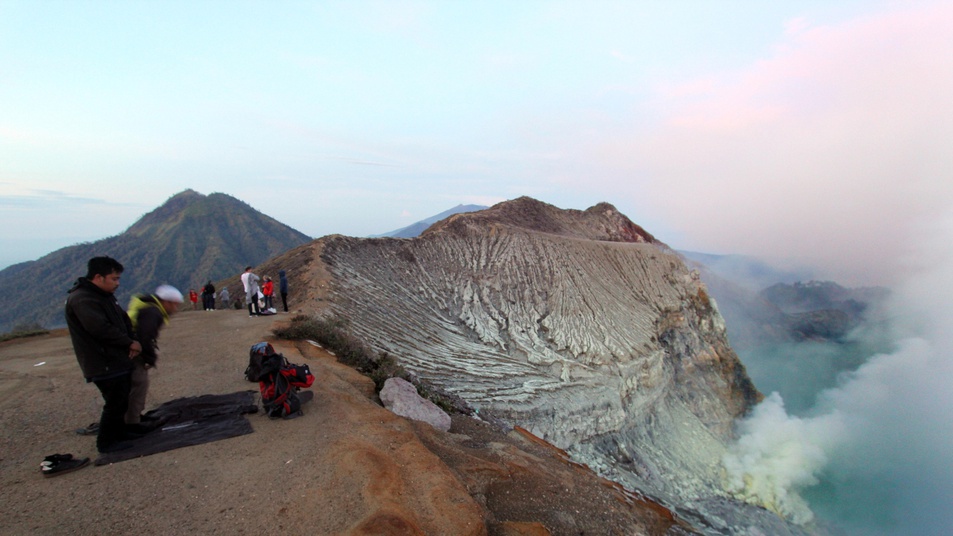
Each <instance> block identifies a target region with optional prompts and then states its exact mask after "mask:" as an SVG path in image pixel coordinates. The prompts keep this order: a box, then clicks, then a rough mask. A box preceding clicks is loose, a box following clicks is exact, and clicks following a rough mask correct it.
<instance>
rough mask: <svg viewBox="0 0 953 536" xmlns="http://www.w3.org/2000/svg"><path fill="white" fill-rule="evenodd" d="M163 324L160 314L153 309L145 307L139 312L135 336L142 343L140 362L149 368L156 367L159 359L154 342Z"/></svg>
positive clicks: (156, 345)
mask: <svg viewBox="0 0 953 536" xmlns="http://www.w3.org/2000/svg"><path fill="white" fill-rule="evenodd" d="M163 322H164V320H163V318H162V312H160V311H159V310H158V309H157V308H155V307H146V308H144V309H142V310H141V311H139V320H138V322H137V324H136V335H137V337H138V338H139V341H140V342H142V360H143V361H144V362H145V363H146V365H148V366H150V367H154V366H156V360H157V359H158V357H159V353H158V351H157V350H158V343H157V342H156V341H157V340H158V338H159V328H161V327H162V323H163Z"/></svg>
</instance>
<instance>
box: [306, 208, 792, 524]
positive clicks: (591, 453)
mask: <svg viewBox="0 0 953 536" xmlns="http://www.w3.org/2000/svg"><path fill="white" fill-rule="evenodd" d="M325 240H326V243H325V245H324V249H323V253H322V259H323V260H324V262H325V264H326V265H327V269H328V270H329V272H330V273H331V274H332V276H333V277H332V281H333V287H332V297H331V300H330V307H331V309H332V310H333V311H334V312H335V313H337V314H340V315H342V316H345V317H347V318H349V319H350V320H351V328H352V330H353V331H354V332H355V334H356V335H358V336H359V337H360V338H362V339H363V340H365V341H367V342H368V343H370V344H371V345H372V346H373V347H375V348H376V349H377V350H379V351H386V352H389V353H391V354H393V355H396V356H397V357H398V358H399V359H400V361H401V362H402V363H403V364H404V365H405V366H406V367H407V368H409V369H411V370H412V371H414V372H415V373H416V374H417V375H419V376H420V377H421V378H424V379H426V380H428V381H429V382H431V383H433V384H436V385H437V386H439V387H440V388H442V389H444V390H446V391H449V392H451V393H454V394H456V395H459V396H460V397H462V398H463V399H464V400H466V401H467V402H469V403H470V404H471V405H472V406H473V407H475V408H477V409H478V411H479V413H480V414H481V415H485V416H491V417H493V418H497V419H502V420H504V421H506V422H508V423H510V424H513V425H519V426H522V427H524V428H526V429H528V430H530V431H532V432H533V433H535V434H536V435H538V436H540V437H542V438H544V439H546V440H547V441H549V442H551V443H553V444H555V445H556V446H559V447H561V448H564V449H567V450H568V451H569V452H570V453H571V454H572V455H573V456H574V457H575V458H576V459H578V460H580V461H582V462H584V463H587V464H588V465H590V466H591V467H593V468H595V469H596V470H598V471H600V472H602V473H603V474H605V475H607V476H610V477H611V478H613V479H615V480H617V481H619V482H622V483H624V484H626V485H629V486H630V487H633V488H637V489H640V490H643V491H646V492H648V493H651V494H653V495H655V496H656V497H658V498H660V499H661V500H663V501H664V502H667V503H668V504H670V505H671V506H673V507H675V508H676V509H677V510H679V511H681V512H683V513H687V514H686V515H689V516H691V515H694V513H695V512H697V513H698V518H699V520H700V523H701V524H703V525H707V526H709V527H710V528H711V530H713V531H715V532H721V531H728V532H730V531H731V530H733V529H732V526H733V524H734V523H736V521H731V520H730V518H731V517H732V516H737V515H738V513H737V512H738V511H743V510H745V508H747V507H745V506H743V505H738V504H729V503H731V500H730V499H729V498H728V497H727V494H726V493H725V492H723V491H722V489H723V472H722V466H721V459H722V456H723V455H724V454H725V452H726V448H727V445H728V443H729V442H730V441H731V439H732V424H733V421H734V420H735V419H736V418H737V417H739V416H741V415H743V414H744V413H745V412H746V411H747V410H748V409H749V408H750V407H751V406H752V405H753V404H755V403H756V402H757V401H759V400H760V397H761V395H760V393H758V391H757V390H756V389H755V387H754V385H753V384H752V383H751V381H750V380H749V378H748V376H747V375H746V373H745V370H744V367H743V365H742V364H741V362H740V361H739V360H738V358H737V356H736V355H735V353H734V352H733V351H732V350H731V348H730V347H729V345H728V343H727V340H726V335H725V326H724V323H723V320H722V318H721V316H720V314H718V312H717V309H716V307H715V304H714V302H713V301H712V300H711V299H710V298H709V297H708V295H707V292H706V290H705V287H704V285H703V284H702V283H701V282H700V281H699V278H698V276H697V273H696V272H694V271H691V270H689V269H688V268H687V267H686V266H685V264H684V263H683V262H682V260H681V258H680V257H679V256H678V255H677V254H676V253H675V252H673V251H672V250H670V249H669V248H668V247H667V246H665V245H664V244H662V243H660V242H658V241H657V240H655V239H654V238H653V237H652V235H650V234H649V233H647V232H646V231H645V230H643V229H642V228H640V227H639V226H637V225H635V224H633V223H632V222H631V221H629V220H628V218H626V217H625V216H624V215H622V214H620V213H619V212H618V211H617V210H616V209H615V208H614V207H612V206H611V205H609V204H605V203H602V204H599V205H596V206H594V207H591V208H590V209H588V210H586V211H576V210H560V209H558V208H556V207H553V206H551V205H547V204H545V203H541V202H539V201H536V200H533V199H529V198H520V199H517V200H514V201H508V202H505V203H501V204H498V205H495V206H494V207H491V208H490V209H487V210H484V211H480V212H473V213H468V214H458V215H455V216H452V217H450V218H448V219H446V220H443V221H442V222H439V223H437V224H435V225H434V226H432V227H431V228H430V229H428V230H427V231H426V232H425V233H423V234H422V235H421V236H420V237H418V238H415V239H412V240H401V239H358V238H349V237H341V236H333V237H327V238H326V239H325ZM746 515H747V517H748V518H752V517H757V516H762V517H764V518H765V519H766V520H767V521H765V522H764V523H755V525H760V526H766V524H767V525H770V524H772V523H780V520H779V519H777V518H776V516H773V514H768V513H767V512H764V511H758V512H757V513H756V515H753V514H751V513H750V512H749V513H748V514H746ZM749 521H750V519H749ZM780 524H781V525H782V526H783V525H784V524H783V523H780ZM774 530H775V533H778V534H781V533H787V532H786V531H787V530H788V529H787V528H784V530H781V529H777V527H775V529H774ZM792 533H797V532H792Z"/></svg>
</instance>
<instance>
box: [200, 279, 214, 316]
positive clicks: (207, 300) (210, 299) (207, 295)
mask: <svg viewBox="0 0 953 536" xmlns="http://www.w3.org/2000/svg"><path fill="white" fill-rule="evenodd" d="M202 308H203V309H205V310H206V311H214V310H215V285H213V284H212V280H211V279H209V280H208V283H206V284H205V286H204V287H202Z"/></svg>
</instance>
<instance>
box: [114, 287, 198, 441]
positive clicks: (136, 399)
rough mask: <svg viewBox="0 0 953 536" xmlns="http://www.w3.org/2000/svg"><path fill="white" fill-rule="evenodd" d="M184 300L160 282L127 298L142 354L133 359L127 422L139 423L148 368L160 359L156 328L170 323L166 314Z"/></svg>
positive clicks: (147, 378)
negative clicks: (148, 291)
mask: <svg viewBox="0 0 953 536" xmlns="http://www.w3.org/2000/svg"><path fill="white" fill-rule="evenodd" d="M183 301H185V300H184V299H183V297H182V293H181V292H179V290H178V289H177V288H175V287H173V286H172V285H159V287H157V288H156V291H155V293H154V294H150V295H136V296H133V297H132V299H131V300H129V306H128V307H127V308H126V313H127V314H128V315H129V319H130V320H132V327H133V330H134V331H135V333H136V338H137V339H138V340H139V342H140V343H141V344H142V353H140V354H139V355H138V356H137V357H136V358H134V359H133V363H134V366H133V369H132V388H131V389H130V390H129V407H128V409H127V410H126V424H140V423H142V420H143V418H142V410H143V409H145V407H146V395H147V394H148V392H149V369H151V368H155V366H156V361H157V360H158V359H159V345H158V343H157V340H158V339H159V330H160V329H161V328H162V326H164V325H165V324H168V323H169V317H170V316H172V315H173V314H175V313H176V312H177V311H178V310H179V304H181V303H182V302H183Z"/></svg>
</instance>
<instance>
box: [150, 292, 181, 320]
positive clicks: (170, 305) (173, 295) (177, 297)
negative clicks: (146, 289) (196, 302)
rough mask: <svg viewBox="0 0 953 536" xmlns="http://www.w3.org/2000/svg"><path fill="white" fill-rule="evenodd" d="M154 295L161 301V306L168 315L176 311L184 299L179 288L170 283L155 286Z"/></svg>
mask: <svg viewBox="0 0 953 536" xmlns="http://www.w3.org/2000/svg"><path fill="white" fill-rule="evenodd" d="M155 297H156V298H157V299H158V300H159V301H160V302H162V308H163V309H165V312H167V313H169V314H170V315H171V314H174V313H175V312H176V311H178V310H179V304H180V303H182V302H183V301H185V299H184V298H183V297H182V293H181V292H179V289H177V288H175V287H173V286H172V285H159V286H158V287H156V292H155Z"/></svg>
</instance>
